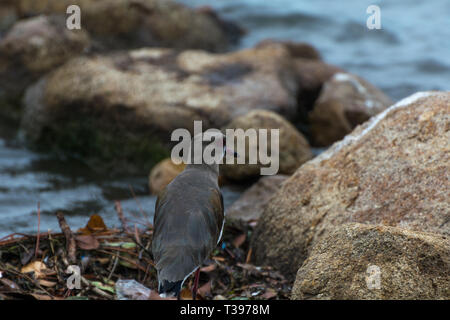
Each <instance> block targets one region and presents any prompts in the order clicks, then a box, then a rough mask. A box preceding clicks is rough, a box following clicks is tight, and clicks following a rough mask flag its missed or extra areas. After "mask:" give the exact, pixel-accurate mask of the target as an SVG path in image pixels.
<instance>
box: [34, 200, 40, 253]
mask: <svg viewBox="0 0 450 320" xmlns="http://www.w3.org/2000/svg"><path fill="white" fill-rule="evenodd" d="M37 215H38V231H37V237H36V250H35V251H34V259H37V254H38V251H39V238H40V231H41V230H40V229H41V204H40V202H39V201H38V204H37Z"/></svg>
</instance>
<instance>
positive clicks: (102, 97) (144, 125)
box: [0, 0, 450, 299]
mask: <svg viewBox="0 0 450 320" xmlns="http://www.w3.org/2000/svg"><path fill="white" fill-rule="evenodd" d="M69 2H70V4H77V5H79V6H80V7H81V10H82V12H84V13H85V14H86V16H84V18H83V21H84V22H83V26H85V27H83V28H82V29H81V30H73V31H70V30H68V29H67V28H66V27H65V8H66V7H67V5H68V4H69ZM3 17H5V19H3ZM0 21H2V23H1V24H0V117H2V118H5V119H7V121H12V122H17V123H18V124H20V132H21V135H22V136H23V137H24V141H25V142H26V144H27V145H28V146H29V147H30V148H32V149H35V150H39V151H41V152H46V153H50V154H55V155H64V156H65V157H76V158H82V159H83V161H85V162H86V163H88V164H89V165H90V166H91V167H92V168H94V169H95V170H99V171H105V172H110V173H111V174H116V173H118V172H120V173H124V172H126V173H127V172H128V173H133V174H140V175H149V189H150V191H151V192H152V193H153V194H157V193H158V192H159V191H160V190H161V189H162V188H164V186H165V185H166V184H167V183H169V182H170V181H171V180H172V179H173V178H174V177H175V176H176V175H177V174H178V173H179V172H180V171H182V170H183V166H175V165H174V164H173V163H171V161H170V159H168V157H169V154H170V148H171V147H172V146H173V144H172V143H171V142H170V134H171V132H172V131H173V130H174V129H177V128H186V129H188V130H190V131H191V133H192V131H193V122H194V121H195V120H201V121H202V123H203V129H204V130H206V129H208V128H220V129H228V128H242V129H244V130H245V129H248V128H255V129H271V128H277V129H280V171H279V175H277V176H273V177H264V178H260V176H259V168H260V165H226V166H223V168H222V169H221V183H222V184H227V183H228V184H233V183H234V184H242V183H249V182H254V184H253V185H252V187H251V188H249V189H248V190H247V191H246V192H245V193H244V194H243V195H242V197H241V199H239V200H238V201H237V202H236V203H235V204H234V205H233V206H232V207H231V208H230V210H229V211H228V216H229V220H230V221H232V222H236V223H242V224H244V225H245V226H246V227H251V228H255V229H254V232H253V233H252V235H251V240H250V242H249V244H248V248H247V250H250V248H251V250H250V254H249V257H251V259H252V260H251V261H252V263H254V264H255V265H258V266H264V267H270V268H274V269H276V270H278V271H279V272H281V274H282V277H283V279H284V278H286V279H288V282H289V283H290V284H292V285H293V289H292V293H291V296H290V297H291V299H450V238H449V236H450V203H449V200H448V199H450V194H449V190H450V177H449V172H450V171H449V170H448V168H449V167H450V143H449V142H450V93H448V92H423V93H420V92H419V93H416V94H414V95H412V96H410V97H407V98H405V99H403V100H401V101H399V102H397V103H395V104H394V102H393V101H391V99H390V98H389V97H387V96H386V95H385V94H384V93H383V92H382V91H381V90H380V89H378V88H376V87H375V86H374V85H372V84H370V83H369V82H368V81H366V80H364V79H362V78H361V77H360V76H358V75H354V74H351V73H348V72H346V71H345V70H343V69H342V68H340V67H338V66H333V65H330V64H328V63H326V62H325V61H323V59H322V58H321V55H320V53H319V52H318V51H317V50H316V49H315V48H313V47H312V46H311V45H309V44H306V43H294V42H289V41H275V40H265V41H262V42H260V43H259V44H257V45H256V46H254V47H253V48H248V49H242V50H237V51H232V50H233V44H234V43H236V41H238V39H239V37H240V36H241V35H242V34H243V32H244V31H243V30H242V29H241V28H240V27H239V26H238V25H236V24H234V23H231V22H228V21H224V20H223V19H221V18H220V17H218V15H217V14H216V13H214V12H213V11H212V10H211V9H209V8H202V9H198V10H194V9H190V8H187V7H185V6H183V5H180V4H177V3H175V2H172V1H165V0H125V1H120V2H118V1H114V0H102V1H88V0H70V1H61V0H47V1H36V0H17V1H6V2H3V3H2V4H0ZM3 21H4V23H3ZM319 147H320V148H325V149H326V151H325V152H323V153H322V154H320V155H319V156H316V157H314V153H313V148H319ZM247 241H248V239H247ZM247 254H248V251H247ZM241 262H242V261H241ZM247 262H250V261H247ZM370 266H375V267H376V269H375V270H378V272H379V276H380V278H379V284H378V286H377V287H376V288H371V287H370V285H368V282H367V281H368V280H367V279H368V277H369V278H370V277H371V275H370V272H369V273H368V268H369V267H370ZM0 288H1V287H0ZM274 297H278V298H284V297H285V296H284V293H283V294H281V295H278V296H277V295H273V296H272V298H274Z"/></svg>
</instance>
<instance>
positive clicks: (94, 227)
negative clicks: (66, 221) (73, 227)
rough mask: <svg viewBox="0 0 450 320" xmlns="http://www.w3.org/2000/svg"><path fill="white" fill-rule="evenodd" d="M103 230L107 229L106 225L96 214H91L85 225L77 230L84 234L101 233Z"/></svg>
mask: <svg viewBox="0 0 450 320" xmlns="http://www.w3.org/2000/svg"><path fill="white" fill-rule="evenodd" d="M105 231H108V228H107V227H106V225H105V222H103V219H102V217H100V216H99V215H98V214H93V215H92V216H91V217H90V218H89V221H88V223H87V225H86V227H84V228H81V229H79V230H78V232H81V233H82V234H84V235H88V234H92V233H101V232H105Z"/></svg>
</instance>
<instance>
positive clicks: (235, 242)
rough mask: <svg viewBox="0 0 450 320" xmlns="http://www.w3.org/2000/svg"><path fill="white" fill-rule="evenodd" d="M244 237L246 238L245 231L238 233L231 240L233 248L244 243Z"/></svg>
mask: <svg viewBox="0 0 450 320" xmlns="http://www.w3.org/2000/svg"><path fill="white" fill-rule="evenodd" d="M246 238H247V235H246V234H245V233H242V234H240V235H238V236H237V237H236V238H234V240H233V246H234V247H235V248H239V247H240V246H242V245H243V244H244V242H245V239H246Z"/></svg>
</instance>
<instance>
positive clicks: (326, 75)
mask: <svg viewBox="0 0 450 320" xmlns="http://www.w3.org/2000/svg"><path fill="white" fill-rule="evenodd" d="M294 63H295V70H296V74H297V77H298V86H299V88H298V94H297V101H298V117H297V121H296V123H298V124H299V126H300V127H301V128H302V132H304V133H306V134H307V135H308V138H309V136H310V135H311V134H310V129H309V119H308V115H309V113H310V112H311V111H312V110H313V108H314V104H315V102H316V100H317V98H318V97H319V94H320V92H321V90H322V87H323V85H324V84H325V83H326V82H327V81H328V80H329V79H331V78H332V77H333V76H334V75H335V74H336V73H339V72H343V70H342V69H340V68H338V67H336V66H333V65H331V64H327V63H325V62H323V61H321V60H313V59H305V58H296V59H295V62H294ZM309 140H310V139H309Z"/></svg>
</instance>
